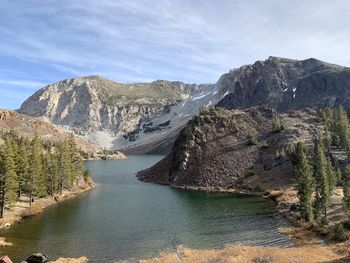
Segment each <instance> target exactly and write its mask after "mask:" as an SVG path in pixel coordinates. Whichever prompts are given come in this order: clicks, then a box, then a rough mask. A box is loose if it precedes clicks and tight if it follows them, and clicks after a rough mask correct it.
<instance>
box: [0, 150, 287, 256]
mask: <svg viewBox="0 0 350 263" xmlns="http://www.w3.org/2000/svg"><path fill="white" fill-rule="evenodd" d="M161 158H162V156H152V155H147V156H129V157H128V159H126V160H118V161H89V162H86V163H85V166H86V168H88V169H90V170H91V171H92V173H93V175H94V180H95V181H96V182H97V183H99V186H98V187H97V188H96V189H94V190H93V191H91V192H89V193H85V194H83V195H81V196H79V197H77V198H74V199H72V200H68V201H65V202H64V203H62V204H57V205H54V206H52V207H50V208H48V209H47V210H46V211H45V212H44V213H43V214H42V215H39V216H36V217H34V218H32V219H30V220H26V221H22V222H21V224H17V225H15V226H13V227H12V228H10V229H9V230H7V231H6V232H5V233H1V235H2V236H5V237H6V238H7V240H8V241H10V242H12V243H14V244H15V245H14V246H13V247H10V248H0V251H1V253H2V254H5V253H6V254H9V255H10V256H12V257H13V259H14V260H15V262H19V261H20V260H23V259H25V258H26V257H27V256H28V255H30V254H32V253H34V252H43V253H45V254H47V255H49V256H50V258H51V259H54V258H57V257H59V256H64V257H79V256H83V255H85V256H87V257H88V258H89V259H90V260H91V262H114V261H115V260H122V259H131V258H133V259H139V258H145V257H150V256H154V255H157V254H158V253H159V252H160V251H163V250H165V249H171V248H174V247H176V246H178V245H180V244H184V245H186V246H189V247H192V248H220V247H223V246H225V245H227V244H230V243H237V242H239V243H250V244H259V245H272V244H273V245H277V246H290V245H291V243H290V242H289V241H288V238H287V237H286V236H285V235H282V234H280V233H278V231H277V228H279V227H281V226H286V223H285V222H284V221H283V220H282V219H281V218H280V217H279V216H277V215H275V214H272V212H271V211H272V206H273V204H272V203H271V202H269V201H267V200H264V199H262V198H257V197H248V196H240V195H233V194H221V193H218V194H209V193H204V192H193V191H183V190H176V189H172V188H170V187H167V186H162V185H156V184H149V183H142V182H139V181H138V180H137V179H136V178H135V176H134V174H135V172H137V171H139V170H141V169H144V168H147V167H149V166H151V165H152V164H154V163H155V162H157V161H158V160H160V159H161Z"/></svg>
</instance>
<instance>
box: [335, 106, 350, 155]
mask: <svg viewBox="0 0 350 263" xmlns="http://www.w3.org/2000/svg"><path fill="white" fill-rule="evenodd" d="M336 112H337V120H336V121H337V131H338V136H339V144H340V146H341V147H342V148H343V149H345V150H350V143H349V120H348V116H347V115H346V112H345V111H344V109H343V107H341V106H340V107H339V108H338V109H337V111H336Z"/></svg>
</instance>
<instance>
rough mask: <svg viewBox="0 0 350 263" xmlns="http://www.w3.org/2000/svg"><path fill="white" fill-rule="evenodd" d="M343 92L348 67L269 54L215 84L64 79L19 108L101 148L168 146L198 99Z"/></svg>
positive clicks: (235, 104)
mask: <svg viewBox="0 0 350 263" xmlns="http://www.w3.org/2000/svg"><path fill="white" fill-rule="evenodd" d="M349 96H350V68H346V67H342V66H338V65H333V64H329V63H326V62H322V61H320V60H317V59H307V60H301V61H298V60H291V59H285V58H278V57H270V58H268V59H267V60H265V61H257V62H255V63H254V64H252V65H245V66H242V67H240V68H237V69H233V70H231V71H230V72H229V73H226V74H224V75H222V76H221V77H220V78H219V80H218V82H217V83H216V84H201V85H197V84H185V83H182V82H170V81H155V82H152V83H134V84H122V83H117V82H113V81H110V80H107V79H104V78H102V77H99V76H90V77H82V78H75V79H67V80H63V81H60V82H58V83H55V84H52V85H49V86H46V87H44V88H42V89H40V90H39V91H37V92H36V93H35V94H33V95H32V96H31V97H29V98H28V99H27V100H26V101H25V102H24V103H23V104H22V106H21V108H20V109H19V110H18V112H20V113H23V114H26V115H30V116H35V117H40V118H41V119H43V120H46V121H48V122H50V123H52V124H54V125H56V126H57V127H60V128H63V129H66V130H71V131H74V132H75V133H76V134H77V135H80V136H82V137H84V138H86V139H88V140H89V141H91V142H94V143H96V144H98V145H99V146H101V147H103V148H108V149H119V150H124V151H126V152H129V153H151V152H153V153H154V152H167V151H168V150H169V149H170V148H171V145H172V143H173V142H174V140H175V138H176V137H177V136H178V134H179V132H180V130H181V129H182V128H183V127H184V126H185V125H186V124H187V122H188V121H189V120H190V119H191V118H192V117H193V116H194V115H196V114H198V112H199V110H200V109H201V108H203V107H213V106H214V105H217V106H220V107H224V108H227V109H235V108H239V109H245V108H249V107H253V106H260V105H264V106H268V107H270V108H272V109H276V110H278V111H281V112H285V111H288V110H290V109H302V108H305V107H310V108H320V107H327V106H329V107H334V106H336V105H339V104H345V103H347V98H348V97H349Z"/></svg>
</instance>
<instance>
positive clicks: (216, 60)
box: [0, 0, 350, 82]
mask: <svg viewBox="0 0 350 263" xmlns="http://www.w3.org/2000/svg"><path fill="white" fill-rule="evenodd" d="M349 12H350V3H349V1H347V0H339V1H336V2H332V3H330V2H329V1H325V0H317V1H316V0H309V1H302V0H293V1H292V0H289V1H280V0H266V1H260V0H256V1H243V0H236V1H230V0H226V1H224V0H218V1H211V0H202V1H200V0H191V1H185V0H182V1H179V0H167V1H165V0H148V1H146V0H134V1H122V0H119V1H115V0H103V1H101V0H99V1H95V0H85V1H76V0H62V1H39V0H28V1H25V2H24V1H21V3H19V2H17V1H10V0H5V1H4V3H2V5H1V7H0V22H1V23H0V25H2V26H0V37H1V39H2V40H3V41H1V42H0V56H1V55H6V56H10V57H14V58H17V59H22V60H26V61H29V62H32V63H35V64H39V65H42V66H43V67H51V68H52V70H53V71H54V70H57V71H59V72H60V73H64V74H65V75H67V77H70V76H78V75H87V74H95V73H98V74H101V75H104V76H106V77H109V78H112V79H115V80H119V81H126V82H132V81H145V80H151V79H173V80H183V81H189V82H214V81H216V79H217V78H218V77H219V76H220V75H221V74H222V73H224V72H226V71H228V70H229V69H230V68H233V67H238V66H240V65H242V64H247V63H253V62H254V61H255V60H257V59H265V58H267V57H268V56H269V55H277V56H285V57H291V58H300V59H302V58H308V57H316V58H320V59H323V60H327V61H330V62H333V63H341V64H344V65H350V54H349V53H348V47H349V46H350V31H349V30H348V25H349V24H350V17H349V16H348V13H349ZM0 63H1V62H0ZM22 70H23V71H25V70H26V69H22ZM0 78H1V76H0ZM55 80H56V79H55Z"/></svg>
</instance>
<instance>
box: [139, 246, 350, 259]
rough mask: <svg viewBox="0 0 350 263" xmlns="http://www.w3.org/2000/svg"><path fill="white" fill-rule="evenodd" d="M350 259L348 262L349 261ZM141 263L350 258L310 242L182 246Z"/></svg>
mask: <svg viewBox="0 0 350 263" xmlns="http://www.w3.org/2000/svg"><path fill="white" fill-rule="evenodd" d="M346 260H349V261H346ZM140 262H141V263H170V262H171V263H180V262H181V263H182V262H186V263H204V262H205V263H214V262H215V263H224V262H225V263H269V262H278V263H292V262H293V263H294V262H300V263H301V262H303V263H304V262H305V263H317V262H318V263H321V262H324V263H325V262H333V263H335V262H350V258H344V256H342V255H339V254H337V253H335V252H334V251H333V250H332V249H330V248H328V247H321V246H319V245H310V246H303V247H294V248H276V247H252V246H230V247H227V248H225V249H222V250H192V249H189V248H186V247H183V246H181V247H179V248H178V249H177V250H176V251H174V252H171V253H163V254H161V255H160V256H159V257H157V258H153V259H147V260H141V261H140Z"/></svg>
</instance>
